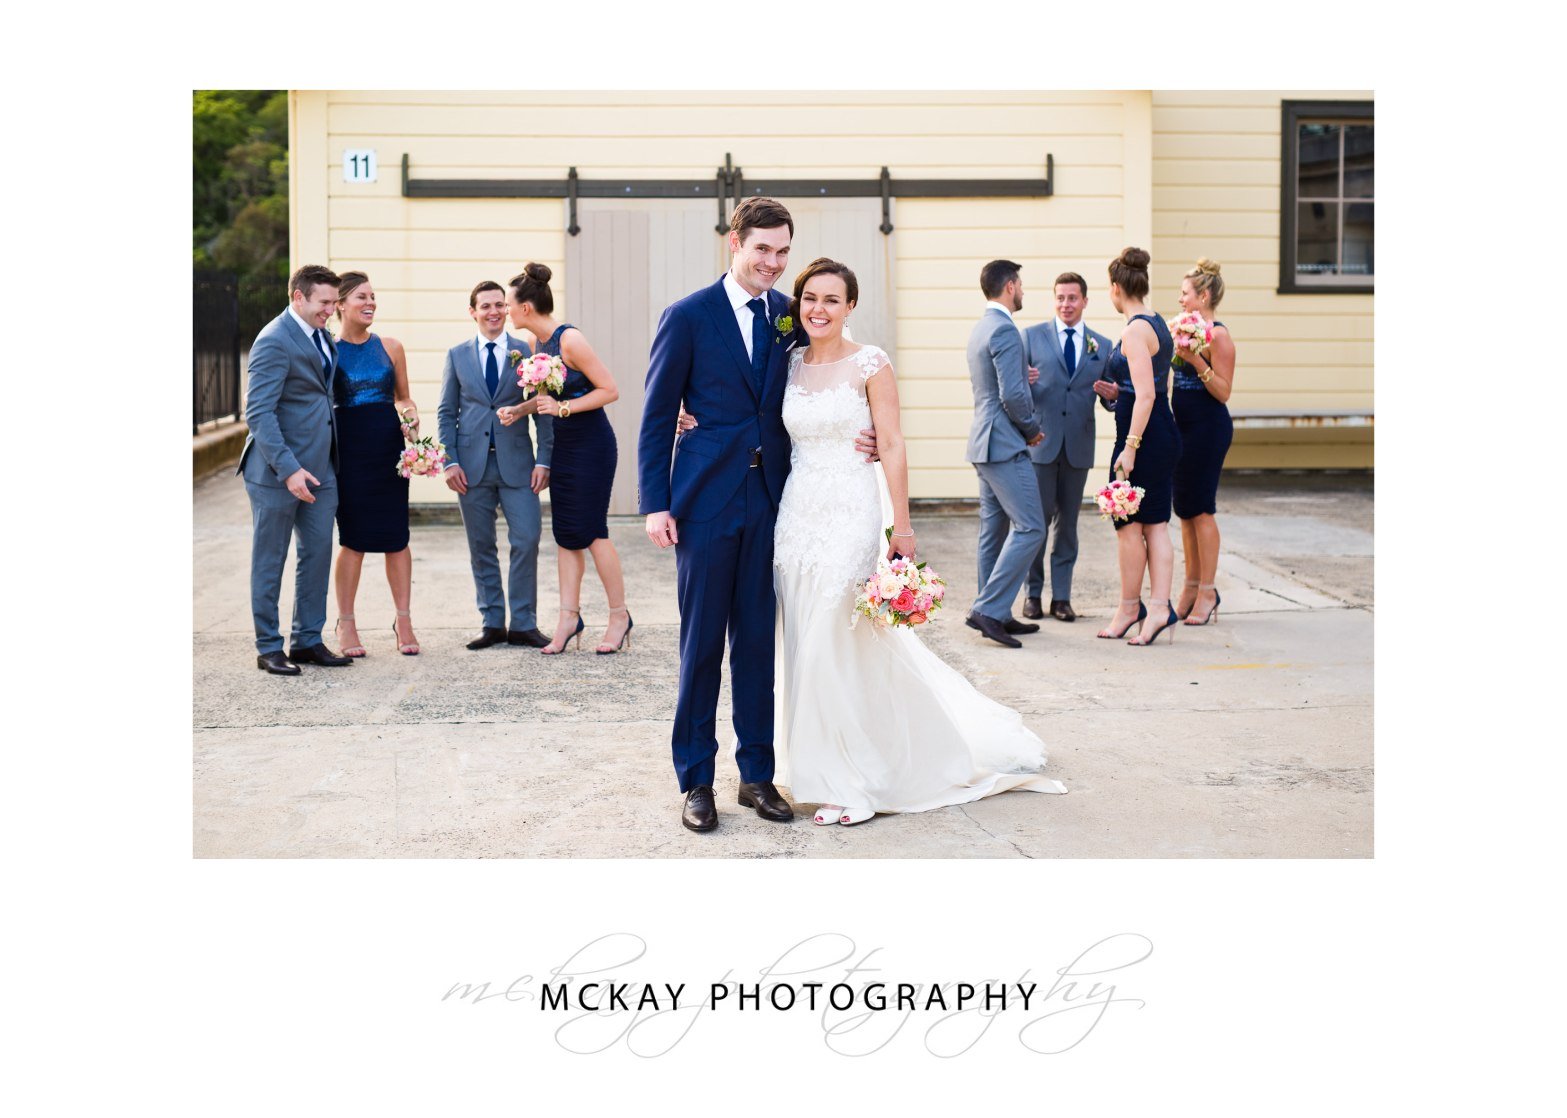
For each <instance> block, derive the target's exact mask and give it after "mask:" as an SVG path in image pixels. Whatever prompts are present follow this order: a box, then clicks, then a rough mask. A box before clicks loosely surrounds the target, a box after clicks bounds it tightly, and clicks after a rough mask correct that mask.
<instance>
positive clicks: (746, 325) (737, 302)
mask: <svg viewBox="0 0 1567 1118" xmlns="http://www.w3.org/2000/svg"><path fill="white" fill-rule="evenodd" d="M724 294H726V295H728V296H729V305H730V306H731V307H733V308H734V309H735V322H736V324H737V325H738V326H739V327H740V338H741V340H742V341H744V342H745V355H746V356H747V357H750V356H751V322H752V321H753V320H754V319H755V318H756V316H755V315H754V314H752V313H751V308H750V307H749V306H747V305H746V304H748V303H749V302H750V301H751V300H752V299H756V298H760V299H761V300H762V313H763V315H764V316H766V317H767V320H768V322H769V323H771V322H772V316H771V315H768V314H767V292H765V291H764V292H762V294H761V295H760V296H757V295H752V294H751V293H750V292H749V291H747V290H746V289H745V288H743V287H741V286H740V285H739V284H738V283H736V282H735V277H734V273H733V272H725V273H724Z"/></svg>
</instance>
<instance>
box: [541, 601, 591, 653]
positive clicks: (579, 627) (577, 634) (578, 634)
mask: <svg viewBox="0 0 1567 1118" xmlns="http://www.w3.org/2000/svg"><path fill="white" fill-rule="evenodd" d="M560 612H561V613H576V614H577V628H576V631H575V632H573V633H571V634H569V635H568V636H567V637H566V639H565V640H563V641H562V642H561V644H560V647H559V648H557V649H555V650H554V651H553V652H551V651H550V646H549V645H545V646H544V647H543V648H541V649H539V655H540V656H559V655H560V654H561V653H562V652H565V651H566V646H567V645H568V644H570V643H571V638H572V637H576V638H577V651H578V652H581V651H582V630H583V629H584V628H586V626H584V625H583V624H582V614H580V613H577V611H576V610H574V609H566V608H564V607H563V608H562V609H561V611H560Z"/></svg>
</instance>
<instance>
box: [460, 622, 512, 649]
mask: <svg viewBox="0 0 1567 1118" xmlns="http://www.w3.org/2000/svg"><path fill="white" fill-rule="evenodd" d="M505 643H506V630H505V629H492V628H490V627H489V626H488V625H486V626H485V627H484V628H483V629H480V630H479V635H478V636H476V637H474V638H473V640H471V641H469V642H468V648H469V650H470V651H473V652H477V651H479V649H481V648H489V647H490V645H492V644H505Z"/></svg>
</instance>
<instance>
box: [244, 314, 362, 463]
mask: <svg viewBox="0 0 1567 1118" xmlns="http://www.w3.org/2000/svg"><path fill="white" fill-rule="evenodd" d="M326 345H327V350H328V352H329V353H330V354H331V355H332V367H331V369H330V370H329V371H323V369H322V367H321V353H320V351H319V350H317V349H316V347H315V345H314V344H313V343H312V342H311V341H310V340H309V339H308V338H306V337H305V334H304V331H302V330H301V329H300V328H299V325H298V324H297V323H296V322H294V320H293V318H292V316H290V315H289V313H288V311H286V310H285V311H284V312H283V313H282V314H280V315H278V316H277V317H276V318H274V319H273V320H272V321H271V322H269V323H267V324H266V325H265V326H264V327H262V328H261V333H259V334H257V335H256V340H255V342H254V343H252V345H251V347H250V371H249V378H250V380H249V385H248V386H247V388H246V390H245V423H246V425H247V426H248V427H249V428H250V433H249V434H248V435H247V436H246V437H245V449H244V450H243V451H242V452H241V453H240V456H239V467H238V468H237V469H236V470H235V471H234V472H235V473H237V474H244V475H245V480H246V481H248V482H250V483H251V484H252V485H266V486H271V487H273V488H282V486H283V483H284V482H285V481H287V480H288V477H289V475H290V474H292V473H294V472H295V471H296V470H298V469H300V467H303V468H304V469H306V470H308V471H310V473H311V475H312V476H314V477H315V479H316V480H317V481H319V482H320V483H321V485H320V488H325V487H326V486H329V485H336V484H337V423H336V421H335V419H334V417H333V414H332V378H333V377H334V376H336V375H337V343H336V342H335V341H333V340H332V334H331V331H327V332H326ZM388 468H390V467H388Z"/></svg>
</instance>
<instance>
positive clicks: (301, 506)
mask: <svg viewBox="0 0 1567 1118" xmlns="http://www.w3.org/2000/svg"><path fill="white" fill-rule="evenodd" d="M245 492H246V493H248V494H249V495H250V517H251V523H252V530H251V537H250V613H251V617H252V618H253V619H254V621H255V625H256V651H257V652H281V651H283V634H282V633H281V632H280V631H279V630H278V598H279V597H280V596H281V595H282V592H283V567H284V564H286V563H287V562H288V543H289V540H290V539H295V538H297V539H298V541H299V542H298V546H297V547H296V549H295V559H296V562H295V566H294V619H293V623H292V626H291V628H290V631H289V638H288V646H289V648H290V649H297V648H309V647H310V646H311V645H316V644H320V643H321V630H322V629H323V628H325V627H326V588H327V581H328V580H329V579H330V578H331V575H332V521H333V518H334V517H335V516H336V515H337V486H335V485H327V486H323V487H322V488H320V489H314V490H311V492H312V493H314V494H315V498H316V499H315V503H314V504H310V503H307V502H305V501H301V500H300V499H299V498H298V497H296V496H294V495H293V494H292V493H290V492H289V491H288V490H287V489H281V488H278V487H276V486H272V485H255V484H253V483H251V482H248V481H247V482H246V483H245Z"/></svg>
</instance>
